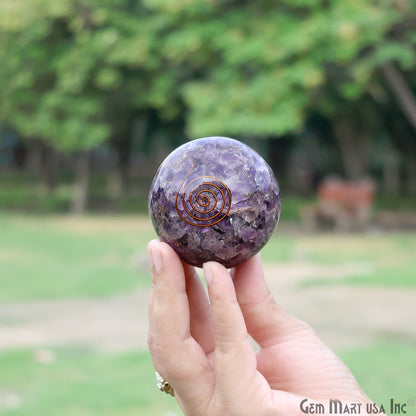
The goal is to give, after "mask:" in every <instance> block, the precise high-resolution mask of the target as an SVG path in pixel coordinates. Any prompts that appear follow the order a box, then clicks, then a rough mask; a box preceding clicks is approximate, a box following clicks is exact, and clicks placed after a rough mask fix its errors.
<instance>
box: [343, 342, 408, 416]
mask: <svg viewBox="0 0 416 416" xmlns="http://www.w3.org/2000/svg"><path fill="white" fill-rule="evenodd" d="M415 351H416V346H415V345H414V344H411V343H406V342H400V343H398V342H391V341H390V342H385V343H382V344H378V345H372V346H367V347H363V348H357V349H352V350H348V351H343V352H340V354H339V355H340V357H341V358H342V359H343V361H344V362H345V363H346V364H347V366H348V367H349V368H350V369H351V371H352V372H353V374H354V375H355V377H356V379H357V381H358V383H359V384H360V386H361V387H362V388H363V389H364V391H365V392H366V393H367V395H368V396H369V397H370V398H371V399H372V400H373V401H375V402H376V403H377V404H384V406H386V404H388V403H389V400H390V398H394V399H395V401H402V402H407V400H409V399H413V400H416V378H415V374H416V352H415ZM414 409H415V410H416V407H415V408H414ZM386 411H387V413H388V414H389V412H388V410H387V408H386ZM408 413H409V414H412V413H411V412H410V411H409V412H408Z"/></svg>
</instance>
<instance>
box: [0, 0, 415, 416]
mask: <svg viewBox="0 0 416 416" xmlns="http://www.w3.org/2000/svg"><path fill="white" fill-rule="evenodd" d="M213 135H221V136H229V137H234V138H237V139H239V140H241V141H243V142H245V143H247V144H248V145H250V146H251V147H253V148H254V149H256V150H257V151H258V152H259V153H260V154H261V155H262V156H263V157H264V158H265V159H266V160H267V161H268V162H269V164H270V165H271V167H272V168H273V170H274V172H275V173H276V176H277V178H278V181H279V183H280V185H281V190H282V196H283V210H282V216H281V221H280V224H279V226H278V228H277V231H276V233H275V235H274V236H273V237H272V239H271V240H270V242H269V243H268V245H267V246H266V247H265V248H264V250H263V259H264V262H265V270H266V277H267V280H268V283H269V285H270V287H271V289H272V291H273V293H274V294H275V296H276V297H277V298H278V299H279V301H280V302H281V303H282V304H283V305H284V306H285V307H286V308H287V309H288V310H289V311H290V312H291V313H293V314H295V315H297V316H299V317H300V318H303V319H305V320H306V321H308V322H309V323H310V324H311V325H312V326H313V327H314V328H315V329H316V331H317V332H318V333H319V334H320V335H321V336H322V338H323V339H324V340H325V341H326V342H327V343H328V344H329V346H330V347H331V348H333V349H334V350H335V351H336V352H337V353H338V354H339V355H340V356H341V358H342V359H343V360H344V361H345V362H346V363H347V365H349V366H350V368H351V369H352V370H353V372H354V374H355V375H356V377H357V379H358V381H359V382H360V384H361V385H362V387H363V388H364V390H366V392H367V393H368V394H369V396H370V397H371V398H372V399H373V400H375V401H376V402H377V403H378V404H383V403H384V404H388V403H389V401H390V399H391V398H394V399H395V401H398V402H401V403H407V410H408V414H412V411H413V412H415V413H416V406H414V400H415V399H416V349H415V347H416V325H415V318H416V312H415V306H414V305H415V304H416V272H415V270H416V257H415V252H416V251H415V250H416V4H415V3H414V1H412V0H378V1H374V2H368V1H365V0H314V1H313V0H282V1H279V2H276V1H271V0H259V1H256V2H252V1H245V0H239V1H237V0H59V1H56V0H0V414H2V415H6V416H21V415H25V416H40V415H42V416H49V415H50V416H52V415H53V416H55V415H57V414H59V415H60V416H89V415H98V414H99V415H101V416H105V415H114V414H117V415H120V416H127V415H135V416H137V415H149V416H153V415H163V416H174V415H180V414H181V413H180V411H179V409H178V407H177V406H176V404H175V403H174V401H173V400H172V399H171V398H169V397H167V396H164V395H163V394H161V393H160V392H159V391H158V390H157V388H156V384H155V381H154V372H153V371H154V370H153V367H152V363H151V359H150V356H149V354H148V352H147V349H146V328H147V311H146V303H147V297H148V293H149V289H150V271H149V264H148V261H147V256H146V243H147V241H148V240H149V239H151V238H154V237H155V234H154V231H153V228H152V225H151V223H150V222H149V218H148V214H147V194H148V190H149V187H150V183H151V180H152V177H153V175H154V173H155V171H156V169H157V167H158V165H159V164H160V162H161V161H162V160H163V158H164V157H165V156H166V155H167V154H168V153H169V152H170V151H171V150H173V149H174V148H175V147H177V146H178V145H180V144H182V143H184V142H186V141H188V140H190V139H193V138H196V137H203V136H213ZM409 400H413V402H411V401H409ZM412 403H413V407H412ZM386 410H387V409H386Z"/></svg>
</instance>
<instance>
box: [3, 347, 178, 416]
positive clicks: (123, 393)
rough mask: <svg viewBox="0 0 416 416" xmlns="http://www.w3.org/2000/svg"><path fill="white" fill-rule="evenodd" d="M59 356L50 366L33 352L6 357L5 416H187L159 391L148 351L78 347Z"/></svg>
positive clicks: (23, 352) (62, 351)
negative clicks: (115, 351)
mask: <svg viewBox="0 0 416 416" xmlns="http://www.w3.org/2000/svg"><path fill="white" fill-rule="evenodd" d="M53 352H54V353H55V357H56V361H55V362H52V363H50V364H42V363H39V362H37V361H36V359H35V357H36V354H35V353H34V351H31V350H24V351H22V350H17V351H7V352H4V353H3V354H1V355H0V414H1V415H2V416H92V415H97V416H98V415H100V416H115V415H117V416H133V415H134V416H156V415H157V416H163V415H166V416H168V415H170V416H173V415H180V414H181V412H180V411H179V408H178V406H177V404H176V401H175V400H174V399H173V398H171V397H170V396H167V395H164V394H163V393H161V392H160V391H159V390H158V389H157V387H156V381H155V374H154V369H153V365H152V362H151V359H150V356H149V354H148V352H130V353H123V354H102V353H98V352H92V351H88V350H73V349H72V350H71V349H55V350H54V351H53ZM2 393H3V394H2ZM11 394H12V395H13V397H14V398H15V399H14V403H13V402H12V403H11V404H10V399H9V400H7V395H9V397H10V395H11ZM2 398H3V408H2ZM4 402H5V403H4ZM8 403H9V404H8ZM7 407H9V409H7ZM169 411H170V412H172V413H168V412H169Z"/></svg>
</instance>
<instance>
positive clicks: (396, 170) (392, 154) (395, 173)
mask: <svg viewBox="0 0 416 416" xmlns="http://www.w3.org/2000/svg"><path fill="white" fill-rule="evenodd" d="M383 185H384V191H385V192H387V193H388V194H390V195H399V194H400V155H399V153H398V152H397V151H396V150H395V149H393V148H390V149H389V148H386V152H385V155H384V166H383Z"/></svg>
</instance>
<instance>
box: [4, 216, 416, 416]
mask: <svg viewBox="0 0 416 416" xmlns="http://www.w3.org/2000/svg"><path fill="white" fill-rule="evenodd" d="M154 237H155V234H154V231H153V229H152V227H151V224H150V223H149V221H148V220H147V219H146V218H143V217H140V216H137V217H117V218H114V217H110V216H87V217H85V218H75V217H62V216H56V217H43V216H23V215H10V214H5V213H3V214H0V302H2V303H4V302H13V301H19V302H21V301H28V300H34V299H60V298H61V299H62V298H68V299H70V298H76V297H106V296H112V295H114V294H118V293H123V292H128V291H131V290H135V289H138V288H140V287H145V286H146V287H149V286H150V276H149V268H148V264H147V256H146V243H147V241H148V240H149V239H151V238H154ZM415 248H416V235H413V234H399V233H391V234H379V235H367V234H364V235H358V234H317V235H306V234H289V233H288V232H287V231H285V230H284V227H282V228H281V229H280V228H278V230H277V233H276V234H275V235H274V236H273V238H272V239H271V240H270V242H269V243H268V244H267V245H266V247H265V248H264V249H263V259H264V260H265V261H266V262H272V261H280V262H285V263H296V262H308V263H311V264H318V265H322V266H332V265H339V264H341V265H342V264H345V265H350V264H366V265H368V270H369V273H368V274H365V275H362V276H359V275H352V276H349V277H346V278H345V279H339V278H337V279H331V278H324V279H319V278H317V279H314V280H312V281H311V282H310V283H308V284H313V285H320V284H360V285H367V284H369V285H384V286H391V285H395V286H403V287H414V286H415V285H416V274H415V270H416V256H415V255H414V253H415ZM409 325H411V323H409ZM53 352H54V354H55V357H56V360H55V361H54V362H51V363H50V364H42V363H39V362H37V360H36V353H35V351H33V350H10V351H1V345H0V414H1V415H2V416H3V415H4V416H57V415H59V416H92V415H100V416H107V415H108V416H110V415H111V416H113V415H117V416H133V415H134V416H140V415H143V416H145V415H146V416H156V415H157V416H174V415H180V414H181V413H180V411H179V409H178V407H177V405H176V402H175V400H173V399H172V398H170V397H168V396H166V395H163V394H161V393H160V392H159V391H158V390H157V388H156V385H155V381H154V370H153V366H152V363H151V360H150V357H149V354H148V353H147V351H134V352H128V353H112V354H109V353H103V352H98V351H94V350H86V349H85V350H84V349H73V348H72V347H71V346H70V345H67V346H65V347H63V348H56V349H53ZM338 353H339V354H340V356H341V358H343V359H344V361H345V362H346V363H347V365H348V366H350V368H351V369H352V371H353V372H354V374H355V375H356V377H357V379H358V380H359V382H360V384H361V385H362V387H363V388H364V390H365V391H366V392H367V393H368V394H369V395H370V397H371V398H372V399H374V400H375V401H376V402H377V403H385V402H386V401H388V400H389V399H390V398H391V397H393V398H395V399H397V400H408V399H410V398H413V399H416V383H415V380H416V378H415V375H416V353H415V346H414V345H412V344H411V343H409V342H408V341H404V340H403V341H396V342H393V341H392V342H390V341H386V342H384V341H380V343H379V344H375V345H370V346H367V347H361V348H356V349H352V350H340V351H338ZM10 397H11V399H10ZM408 414H411V412H408Z"/></svg>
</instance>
